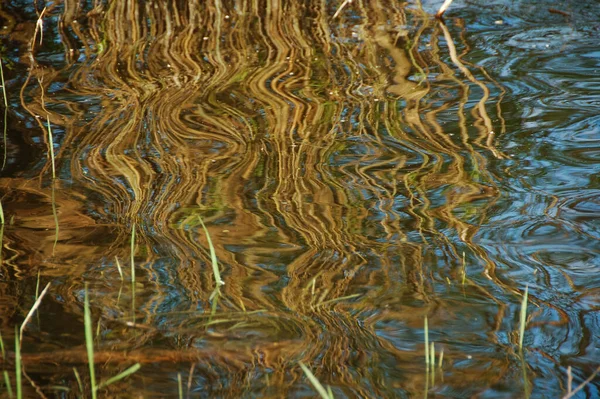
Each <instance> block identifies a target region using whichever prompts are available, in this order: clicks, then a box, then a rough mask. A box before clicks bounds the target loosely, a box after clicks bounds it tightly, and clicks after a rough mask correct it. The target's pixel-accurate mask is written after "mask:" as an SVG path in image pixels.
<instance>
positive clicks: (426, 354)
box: [425, 316, 429, 367]
mask: <svg viewBox="0 0 600 399" xmlns="http://www.w3.org/2000/svg"><path fill="white" fill-rule="evenodd" d="M425 365H426V366H427V367H429V323H428V321H427V316H425Z"/></svg>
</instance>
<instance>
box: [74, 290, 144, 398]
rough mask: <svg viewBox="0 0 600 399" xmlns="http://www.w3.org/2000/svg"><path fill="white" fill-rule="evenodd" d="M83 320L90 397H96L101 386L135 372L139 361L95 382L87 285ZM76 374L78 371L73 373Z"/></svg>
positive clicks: (104, 386) (103, 386)
mask: <svg viewBox="0 0 600 399" xmlns="http://www.w3.org/2000/svg"><path fill="white" fill-rule="evenodd" d="M83 320H84V328H85V347H86V350H87V358H88V368H89V372H90V383H91V386H92V387H91V389H92V392H91V393H92V399H96V398H97V395H98V390H100V389H102V388H106V387H107V386H109V385H111V384H114V383H115V382H117V381H120V380H122V379H124V378H126V377H128V376H130V375H131V374H133V373H135V372H136V371H138V370H139V369H140V368H141V365H140V364H139V363H136V364H134V365H133V366H131V367H129V368H127V369H126V370H124V371H122V372H120V373H119V374H117V375H116V376H114V377H111V378H109V379H108V380H106V381H103V382H101V383H100V384H96V370H95V367H94V336H93V334H92V315H91V311H90V299H89V295H88V289H87V285H86V287H85V299H84V309H83ZM75 376H76V377H77V376H78V373H76V374H75ZM78 381H79V380H78Z"/></svg>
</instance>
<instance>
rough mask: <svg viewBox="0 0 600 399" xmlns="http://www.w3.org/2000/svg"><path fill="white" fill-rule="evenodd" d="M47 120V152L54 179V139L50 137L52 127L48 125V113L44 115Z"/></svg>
mask: <svg viewBox="0 0 600 399" xmlns="http://www.w3.org/2000/svg"><path fill="white" fill-rule="evenodd" d="M46 120H47V121H48V152H49V153H50V160H51V161H52V178H53V179H56V166H55V163H54V140H53V139H52V127H50V115H46Z"/></svg>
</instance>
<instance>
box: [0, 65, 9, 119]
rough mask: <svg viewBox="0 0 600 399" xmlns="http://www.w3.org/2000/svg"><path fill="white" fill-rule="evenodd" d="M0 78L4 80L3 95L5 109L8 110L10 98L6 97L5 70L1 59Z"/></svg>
mask: <svg viewBox="0 0 600 399" xmlns="http://www.w3.org/2000/svg"><path fill="white" fill-rule="evenodd" d="M0 78H2V93H3V94H4V107H5V108H7V109H8V98H7V97H6V85H5V84H4V68H3V66H2V60H1V59H0Z"/></svg>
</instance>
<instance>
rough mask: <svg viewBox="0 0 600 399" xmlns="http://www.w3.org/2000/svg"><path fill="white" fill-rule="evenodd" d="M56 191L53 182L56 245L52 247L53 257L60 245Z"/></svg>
mask: <svg viewBox="0 0 600 399" xmlns="http://www.w3.org/2000/svg"><path fill="white" fill-rule="evenodd" d="M55 191H56V189H55V186H54V182H52V216H54V245H53V246H52V256H54V252H55V251H56V244H58V233H59V232H60V230H59V227H58V212H57V211H56V192H55Z"/></svg>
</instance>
